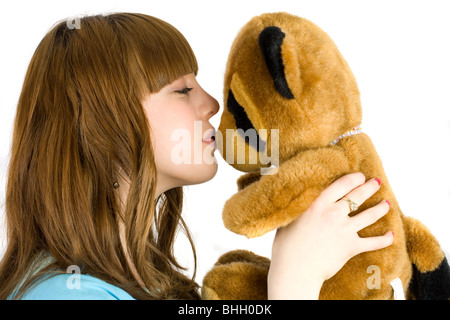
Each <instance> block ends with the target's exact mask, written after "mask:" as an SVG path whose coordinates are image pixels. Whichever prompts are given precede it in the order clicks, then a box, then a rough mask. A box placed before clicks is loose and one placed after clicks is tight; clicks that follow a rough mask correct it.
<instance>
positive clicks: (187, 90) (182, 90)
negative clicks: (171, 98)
mask: <svg viewBox="0 0 450 320" xmlns="http://www.w3.org/2000/svg"><path fill="white" fill-rule="evenodd" d="M191 90H192V88H188V87H186V88H184V89H181V90H177V91H175V92H176V93H179V94H188V93H189V91H191Z"/></svg>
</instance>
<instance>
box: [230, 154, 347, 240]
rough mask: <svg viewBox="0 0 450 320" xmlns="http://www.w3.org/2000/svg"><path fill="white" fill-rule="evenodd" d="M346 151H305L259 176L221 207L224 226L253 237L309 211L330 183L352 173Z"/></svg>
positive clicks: (285, 223) (287, 222)
mask: <svg viewBox="0 0 450 320" xmlns="http://www.w3.org/2000/svg"><path fill="white" fill-rule="evenodd" d="M351 169H352V168H351V165H350V162H349V160H348V158H347V156H346V153H345V150H344V149H343V148H340V147H324V148H318V149H313V150H307V151H304V152H301V153H299V154H297V155H296V156H295V157H292V158H291V159H289V160H287V161H285V162H283V163H282V164H281V165H280V166H279V168H278V170H277V172H276V174H273V175H264V176H261V178H260V179H259V180H257V181H256V182H253V183H250V184H249V185H247V186H246V187H244V188H243V189H241V190H240V191H239V192H238V193H236V194H235V195H234V196H233V197H232V198H230V199H229V200H228V201H227V202H226V203H225V206H224V211H223V220H224V224H225V226H226V227H227V228H228V229H229V230H231V231H233V232H235V233H238V234H244V235H246V236H247V237H256V236H259V235H262V234H265V233H267V232H269V231H271V230H274V229H276V228H278V227H282V226H285V225H287V224H289V223H290V222H291V221H293V220H294V219H295V218H296V217H298V216H299V215H300V214H301V213H302V212H304V211H305V210H306V209H308V208H309V206H310V205H311V203H312V202H313V201H314V200H315V199H316V198H317V197H318V196H319V194H320V193H321V192H322V191H323V190H324V189H325V188H326V187H328V186H329V185H330V184H331V183H332V182H333V181H335V180H336V179H338V178H340V177H341V176H343V175H345V174H348V173H351V172H352V170H351Z"/></svg>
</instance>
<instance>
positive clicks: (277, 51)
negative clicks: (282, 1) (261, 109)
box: [258, 26, 300, 99]
mask: <svg viewBox="0 0 450 320" xmlns="http://www.w3.org/2000/svg"><path fill="white" fill-rule="evenodd" d="M285 37H286V34H285V33H284V32H283V31H281V29H280V28H279V27H275V26H270V27H266V28H264V30H263V31H261V33H260V34H259V37H258V44H259V47H260V49H261V52H262V54H263V56H264V60H265V62H266V65H267V68H268V69H269V72H270V75H271V76H272V79H273V82H274V85H275V88H276V90H277V91H278V92H279V93H280V94H281V95H282V96H283V97H285V98H287V99H294V95H293V94H292V91H291V89H290V88H289V85H288V81H287V80H286V74H285V62H284V61H283V55H284V54H285V55H288V56H290V57H293V56H296V55H295V52H285V51H286V50H289V49H291V48H289V46H287V45H283V41H285ZM282 47H284V48H282ZM282 49H284V50H282ZM282 51H284V52H282ZM289 51H292V50H289ZM290 60H292V59H290ZM289 68H294V69H297V70H290V69H289V71H290V72H291V71H292V72H294V73H297V72H299V71H300V68H299V66H298V63H295V65H294V66H289ZM297 81H300V78H298V80H297Z"/></svg>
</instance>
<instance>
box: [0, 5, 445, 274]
mask: <svg viewBox="0 0 450 320" xmlns="http://www.w3.org/2000/svg"><path fill="white" fill-rule="evenodd" d="M5 3H7V4H5ZM118 11H127V12H141V13H145V14H149V15H153V16H156V17H159V18H161V19H163V20H166V21H167V22H169V23H171V24H173V25H174V26H175V27H176V28H178V29H179V30H180V31H181V32H182V33H183V34H184V35H185V37H186V38H187V39H188V41H189V42H190V44H191V46H192V47H193V49H194V51H195V53H196V55H197V58H198V60H199V64H200V71H199V75H198V80H199V82H200V84H201V85H202V86H203V87H204V88H205V89H206V90H207V91H208V92H209V93H210V94H211V95H212V96H214V97H215V98H216V99H217V100H218V101H219V102H220V104H221V108H223V103H222V82H223V75H224V71H225V63H226V59H227V55H228V51H229V49H230V46H231V43H232V41H233V39H234V37H235V36H236V34H237V32H238V31H239V29H240V28H241V27H242V26H243V25H244V24H245V23H246V22H247V21H248V20H249V19H250V18H252V17H253V16H255V15H259V14H261V13H264V12H274V11H287V12H290V13H293V14H296V15H299V16H302V17H304V18H307V19H309V20H311V21H313V22H314V23H316V24H317V25H319V26H320V27H321V28H322V29H324V30H325V31H326V32H328V34H330V36H331V37H332V38H333V39H334V41H335V42H336V44H337V45H338V47H339V48H340V50H341V52H342V53H343V55H344V57H345V58H346V59H347V61H348V62H349V64H350V66H351V68H352V70H353V72H354V74H355V76H356V78H357V80H358V84H359V88H360V91H361V99H362V105H363V112H364V116H363V119H364V120H363V130H364V131H365V132H366V133H368V134H369V136H370V137H371V138H372V140H373V142H374V144H375V146H376V148H377V150H378V152H379V154H380V156H381V159H382V160H383V164H384V167H385V170H386V173H387V176H388V177H389V182H390V184H391V185H392V187H393V189H394V192H395V194H396V196H397V199H398V201H399V203H400V206H401V208H402V210H403V212H404V214H405V215H408V216H413V217H415V218H417V219H420V220H421V221H422V222H424V223H425V224H426V225H427V226H428V227H429V228H430V229H431V231H432V232H433V233H434V235H435V236H436V237H437V238H438V240H439V241H440V243H441V246H442V247H443V248H444V249H445V250H446V251H447V252H449V250H450V232H449V227H450V188H449V179H450V142H449V140H450V94H449V93H450V80H449V79H450V78H449V75H450V62H449V57H450V19H448V13H449V12H448V9H447V1H445V0H444V1H436V0H427V1H412V0H409V1H400V0H390V1H381V0H378V1H360V0H359V1H358V0H355V1H343V0H340V1H332V0H331V1H320V0H309V1H300V0H296V1H292V0H291V1H283V0H276V1H274V0H272V1H261V0H260V1H243V0H239V1H236V0H228V1H222V2H219V1H196V0H191V1H170V0H159V1H132V0H127V1H124V0H121V1H114V0H108V1H95V2H94V1H91V0H90V1H81V0H71V1H29V2H25V1H14V2H12V1H8V2H6V1H3V2H2V4H1V5H0V12H1V13H2V14H1V17H0V39H1V41H0V45H1V47H0V192H1V193H0V196H1V198H0V201H1V203H2V204H3V202H4V185H5V174H6V170H7V163H8V157H9V148H10V140H11V134H12V124H13V119H14V115H15V108H16V104H17V100H18V97H19V94H20V90H21V86H22V82H23V79H24V75H25V71H26V68H27V66H28V63H29V61H30V58H31V56H32V54H33V52H34V50H35V49H36V46H37V44H38V43H39V41H40V40H41V39H42V38H43V36H44V35H45V33H46V32H47V31H48V30H49V29H50V28H51V27H52V26H53V25H54V24H55V23H56V22H57V21H59V20H62V19H65V18H67V17H70V16H74V15H77V14H98V13H105V12H118ZM221 110H222V109H221ZM220 113H221V112H220ZM220 113H219V115H216V116H215V117H214V118H213V119H212V120H211V122H212V124H213V125H214V126H215V127H216V128H217V127H218V124H219V121H220ZM216 156H217V158H218V161H219V171H218V173H217V175H216V177H215V178H214V179H213V180H212V181H210V182H207V183H205V184H202V185H197V186H190V187H186V188H185V199H186V200H185V210H184V217H185V219H186V221H187V223H188V225H189V227H190V229H191V231H192V233H193V236H194V239H195V243H196V248H197V255H198V264H199V266H198V273H197V280H198V281H199V282H201V279H202V278H203V276H204V274H205V272H206V271H207V270H208V269H209V268H210V267H211V266H212V265H213V264H214V262H215V261H216V259H217V258H218V256H219V255H220V254H222V253H224V252H226V251H228V250H232V249H236V248H247V249H250V250H253V251H254V252H256V253H259V254H262V255H265V256H268V257H270V249H271V248H270V247H271V242H272V238H273V232H272V233H270V234H268V235H265V236H263V237H260V238H257V239H251V240H249V239H246V238H245V237H243V236H238V235H235V234H233V233H231V232H229V231H228V230H226V229H225V228H224V227H223V225H222V220H221V210H222V207H223V204H224V202H225V201H226V199H228V198H229V197H230V196H231V195H232V194H233V193H234V192H236V183H235V181H236V179H237V177H238V176H239V175H240V174H241V173H240V172H238V171H236V170H234V169H233V168H231V167H230V166H228V165H227V164H226V163H225V162H224V161H223V160H222V158H221V157H220V154H219V153H218V152H216ZM2 216H3V206H2V210H1V214H0V218H1V217H2ZM0 224H1V226H2V228H1V229H0V232H1V237H0V240H1V241H0V244H1V246H0V256H1V253H2V251H3V250H4V246H5V230H4V222H3V221H2V220H0ZM183 239H184V237H180V241H178V243H177V246H176V250H177V254H178V256H179V259H180V261H182V263H183V264H184V265H186V266H190V265H192V257H191V255H190V254H189V252H190V251H189V250H188V248H187V247H186V241H184V240H183ZM190 270H191V269H190Z"/></svg>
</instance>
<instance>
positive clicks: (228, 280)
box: [203, 13, 444, 299]
mask: <svg viewBox="0 0 450 320" xmlns="http://www.w3.org/2000/svg"><path fill="white" fill-rule="evenodd" d="M268 26H276V27H279V28H280V29H281V30H282V31H283V33H284V34H285V37H284V39H283V43H282V46H281V56H282V61H283V64H284V76H285V78H286V81H287V84H288V85H289V88H290V90H291V92H292V94H293V96H294V98H293V99H287V98H285V97H283V96H282V95H280V93H279V92H277V90H276V88H275V87H274V79H273V78H272V76H271V74H270V73H269V71H268V67H267V65H266V62H265V60H264V56H263V54H262V53H261V49H260V47H259V45H258V36H259V35H260V33H261V31H262V30H263V29H264V28H266V27H268ZM230 90H231V92H232V93H233V95H234V97H235V99H236V101H237V102H238V103H239V104H240V105H241V106H242V107H243V108H244V110H245V113H246V114H247V116H248V118H249V120H250V121H251V123H252V125H253V127H254V128H255V129H256V130H260V129H279V149H278V151H279V154H278V155H279V159H280V160H279V167H278V171H277V172H276V174H267V175H260V174H259V172H258V170H259V169H260V168H261V167H264V164H262V163H261V162H260V154H259V153H257V152H255V151H254V150H253V152H252V150H251V148H252V147H251V146H249V145H248V144H247V143H245V140H244V139H243V138H242V137H241V136H240V135H238V134H234V135H233V136H230V135H228V136H227V135H226V130H227V129H237V128H236V121H235V118H234V116H233V114H232V113H231V112H230V111H229V110H228V109H227V107H226V104H227V99H228V95H229V92H230ZM224 97H225V99H224V100H225V110H224V112H223V115H222V119H221V123H220V126H219V131H220V132H221V133H222V134H223V137H224V141H223V145H220V142H221V141H218V142H219V149H220V150H221V152H222V155H223V157H224V158H225V159H227V152H230V150H233V148H234V151H235V152H234V157H233V159H232V160H233V161H231V163H230V164H231V165H232V166H233V167H235V168H236V169H238V170H241V171H246V172H250V173H248V174H246V175H244V176H242V177H241V178H240V179H239V180H238V186H239V190H238V192H237V193H236V194H235V195H234V196H233V197H231V198H230V199H229V200H228V201H227V202H226V204H225V207H224V211H223V220H224V224H225V226H226V227H227V228H228V229H230V230H231V231H233V232H235V233H238V234H243V235H246V236H248V237H255V236H260V235H263V234H265V233H266V232H268V231H271V230H274V229H276V228H279V227H282V226H285V225H287V224H289V223H290V222H292V221H293V220H294V219H295V218H297V217H298V216H299V215H300V214H301V213H302V212H304V211H305V210H306V209H307V208H308V207H309V206H310V205H311V203H312V201H313V200H315V199H316V198H317V196H318V195H319V194H320V193H321V192H322V191H323V190H324V189H325V188H326V187H327V186H328V185H330V184H331V183H332V182H333V181H335V180H336V179H337V178H339V177H341V176H343V175H345V174H348V173H351V172H362V173H364V175H365V176H366V178H367V179H370V178H379V179H381V181H382V185H381V189H380V190H379V191H378V192H377V193H376V194H375V195H374V196H372V197H371V198H370V199H369V200H367V201H366V202H365V203H364V204H362V205H361V206H360V208H359V210H358V211H357V212H354V213H353V214H358V213H359V212H361V211H363V210H365V209H367V208H369V207H372V206H373V205H375V204H377V203H379V202H380V201H382V200H389V201H390V203H391V208H390V211H389V213H388V214H387V215H386V216H385V217H383V218H382V219H380V220H379V221H378V222H376V223H375V224H373V225H371V226H369V227H367V228H365V229H364V230H361V231H360V232H359V235H360V236H361V237H369V236H379V235H382V234H384V233H386V232H387V231H389V230H391V231H393V232H394V233H395V238H394V243H393V244H392V245H391V246H389V247H387V248H385V249H382V250H378V251H373V252H367V253H362V254H359V255H357V256H356V257H354V258H352V259H351V260H350V261H348V263H347V264H346V265H345V266H344V267H343V268H342V269H341V270H340V271H339V272H338V273H337V274H336V275H335V276H334V277H333V278H331V279H330V280H328V281H326V282H325V283H324V285H323V287H322V290H321V293H320V298H321V299H392V298H393V290H392V287H391V286H390V282H391V281H392V280H394V279H395V278H400V279H401V281H402V284H403V288H404V290H405V294H406V295H407V296H408V297H410V298H414V297H413V296H412V294H410V293H409V292H408V287H409V283H410V281H411V277H412V273H413V272H412V269H413V268H412V263H414V264H416V267H417V268H418V270H419V271H420V272H426V271H432V270H434V269H436V268H437V267H438V266H439V264H440V263H441V262H442V260H443V257H444V256H443V253H442V251H441V249H440V247H439V244H438V243H437V241H436V240H435V239H434V237H433V236H432V235H431V233H430V232H429V231H428V230H427V229H426V228H425V227H424V226H423V225H422V224H421V223H420V222H418V221H416V220H414V219H412V218H405V217H404V216H403V214H402V213H401V211H400V208H399V205H398V203H397V200H396V198H395V196H394V194H393V192H392V189H391V187H390V185H389V182H388V179H387V177H386V175H385V172H384V170H383V166H382V163H381V160H380V158H379V156H378V154H377V152H376V150H375V148H374V146H373V144H372V142H371V140H370V138H369V137H368V136H367V135H366V134H364V133H360V134H357V135H353V136H350V137H346V138H343V139H342V140H340V141H339V142H338V143H337V144H336V145H333V146H330V142H332V141H333V140H334V139H336V138H337V137H339V136H340V135H341V134H343V133H345V132H347V131H349V130H350V129H352V128H353V127H355V126H358V125H360V124H361V119H362V111H361V105H360V98H359V91H358V87H357V84H356V81H355V78H354V76H353V74H352V72H351V70H350V68H349V66H348V64H347V62H346V61H345V60H344V58H343V57H342V55H341V54H340V52H339V51H338V49H337V47H336V45H335V44H334V42H333V41H332V40H331V39H330V38H329V36H328V35H327V34H326V33H325V32H323V31H322V30H321V29H320V28H318V27H317V26H315V25H314V24H313V23H311V22H310V21H308V20H306V19H302V18H299V17H296V16H293V15H289V14H286V13H276V14H264V15H261V16H258V17H255V18H253V19H252V20H251V21H250V22H249V23H247V24H246V25H245V26H244V27H243V28H242V30H241V31H240V33H239V34H238V36H237V38H236V39H235V41H234V43H233V45H232V48H231V51H230V55H229V59H228V64H227V69H226V74H225V86H224ZM264 140H265V141H266V142H267V148H268V151H267V152H268V154H269V155H270V153H271V152H275V151H276V150H271V146H272V144H271V135H270V132H269V134H268V136H267V137H265V139H264ZM241 146H244V147H245V150H246V152H245V154H244V155H240V156H239V157H238V156H237V150H238V149H239V147H241ZM252 154H253V155H252ZM255 155H256V156H255ZM227 160H230V159H227ZM252 161H253V164H252ZM239 162H241V163H239ZM370 266H377V267H379V270H381V272H380V276H381V287H380V288H379V289H371V288H369V286H368V284H367V281H368V279H369V277H370V276H371V273H368V268H369V267H370ZM268 268H269V262H268V261H266V260H264V259H263V258H262V257H256V256H254V257H251V255H249V253H248V252H241V251H237V252H232V253H229V254H227V255H226V258H225V259H224V258H222V259H221V260H220V261H219V262H218V263H217V264H216V265H215V266H214V268H213V269H212V270H211V271H210V272H209V273H208V274H207V276H206V277H205V279H204V281H203V297H204V298H205V299H253V298H255V297H256V298H264V297H266V294H267V293H266V291H267V287H266V281H267V279H266V277H267V270H268Z"/></svg>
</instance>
